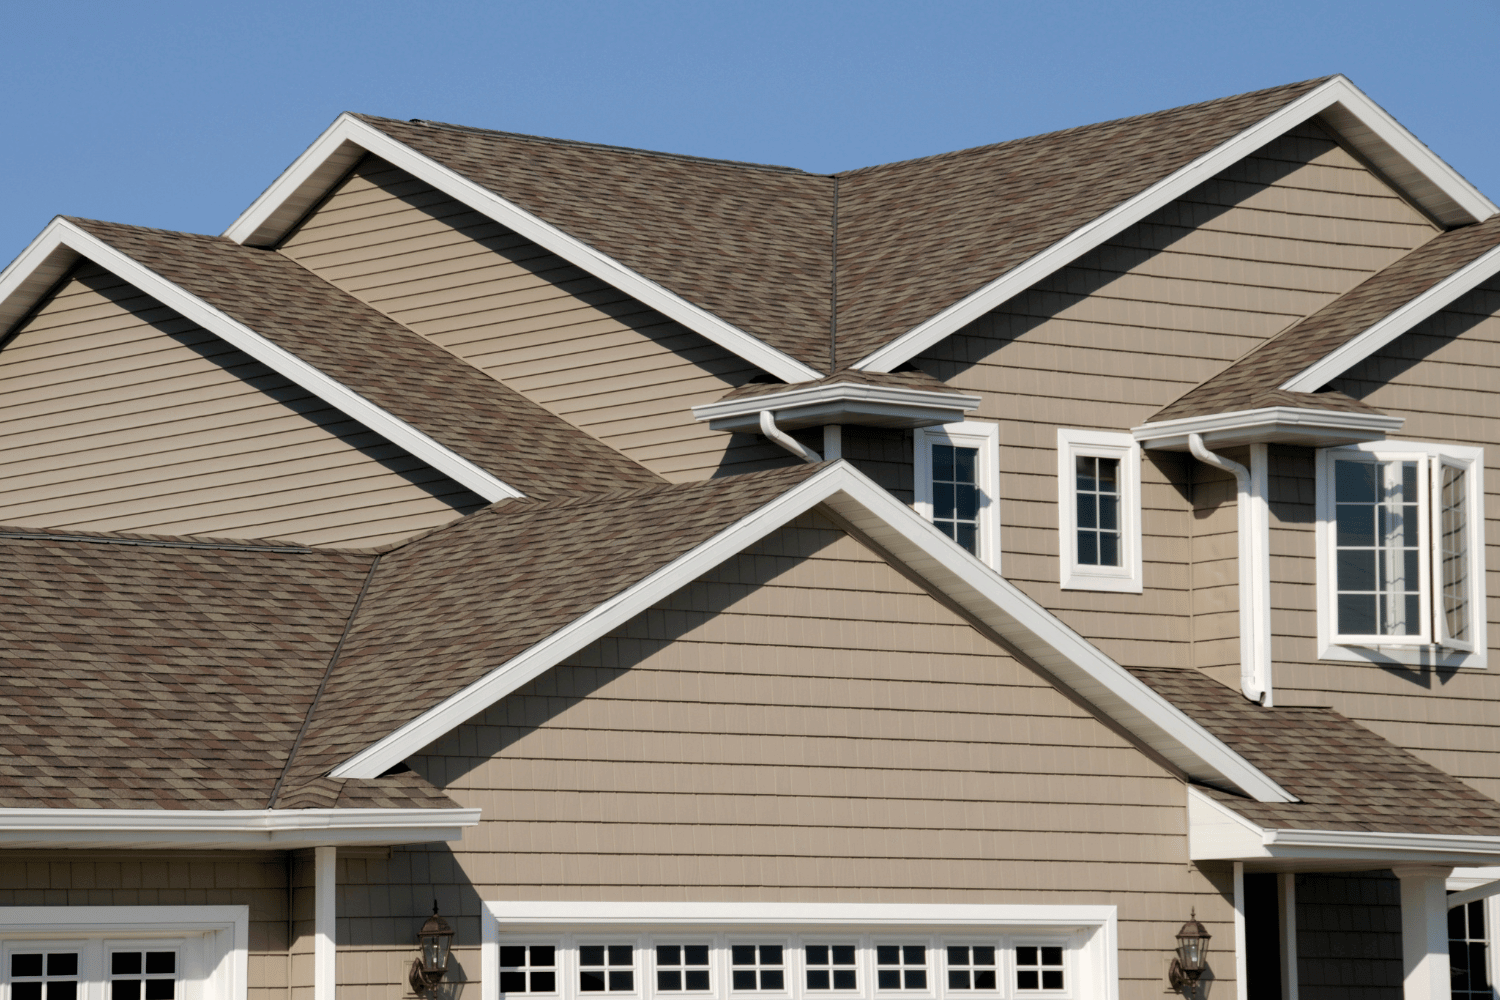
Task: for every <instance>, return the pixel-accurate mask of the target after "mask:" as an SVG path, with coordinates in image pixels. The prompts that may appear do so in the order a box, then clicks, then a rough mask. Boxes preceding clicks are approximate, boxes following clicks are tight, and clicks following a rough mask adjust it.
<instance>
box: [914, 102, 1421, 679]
mask: <svg viewBox="0 0 1500 1000" xmlns="http://www.w3.org/2000/svg"><path fill="white" fill-rule="evenodd" d="M1436 232H1437V230H1436V229H1435V228H1434V227H1433V226H1432V225H1431V224H1430V223H1429V222H1428V221H1427V220H1426V219H1425V218H1424V217H1423V216H1422V215H1420V214H1419V213H1418V212H1417V211H1416V210H1415V209H1414V208H1412V207H1411V206H1410V205H1409V204H1408V203H1407V202H1406V201H1404V200H1403V199H1401V198H1400V197H1399V196H1398V195H1397V194H1396V193H1395V192H1394V191H1392V190H1391V189H1390V188H1389V187H1388V186H1386V185H1385V184H1384V183H1383V182H1382V181H1380V180H1379V179H1378V178H1376V177H1375V176H1374V175H1372V174H1371V173H1370V172H1369V171H1368V170H1366V169H1365V168H1364V167H1363V166H1361V165H1360V163H1359V162H1358V161H1356V160H1355V159H1354V158H1353V157H1352V156H1351V155H1350V154H1349V153H1347V152H1345V151H1344V150H1343V149H1342V148H1341V147H1340V146H1338V145H1337V144H1336V143H1335V142H1334V141H1333V140H1332V139H1331V138H1329V136H1328V134H1327V133H1325V132H1324V131H1323V130H1322V129H1321V128H1320V127H1319V126H1317V125H1316V124H1314V123H1309V124H1308V125H1305V126H1303V127H1301V128H1298V129H1296V130H1294V131H1293V132H1291V133H1289V134H1288V135H1287V136H1285V137H1283V138H1281V139H1278V140H1276V141H1275V142H1272V143H1270V144H1268V145H1267V146H1265V147H1264V148H1262V149H1261V150H1259V151H1258V152H1257V153H1255V154H1254V155H1253V156H1250V157H1247V158H1246V159H1245V160H1243V161H1241V162H1240V163H1238V164H1236V165H1235V166H1234V167H1231V168H1230V169H1228V170H1226V171H1224V172H1223V173H1221V174H1220V175H1219V176H1217V177H1215V178H1214V179H1213V180H1210V181H1208V182H1206V183H1204V184H1202V185H1200V186H1199V187H1197V188H1195V189H1194V190H1193V191H1190V192H1189V193H1188V194H1186V195H1184V196H1183V197H1182V198H1181V199H1179V200H1177V201H1175V202H1173V203H1172V204H1170V205H1167V206H1166V207H1165V208H1163V209H1162V210H1160V211H1159V212H1157V213H1155V214H1154V215H1152V216H1150V217H1148V218H1147V219H1146V220H1145V221H1143V222H1141V223H1140V224H1138V225H1135V226H1132V227H1131V228H1129V229H1127V230H1126V231H1125V232H1123V233H1122V234H1120V235H1119V236H1117V237H1115V238H1113V239H1111V240H1110V241H1109V242H1108V243H1106V244H1105V245H1104V246H1102V247H1100V248H1099V249H1098V250H1095V251H1093V252H1091V253H1089V254H1087V255H1085V256H1084V257H1083V258H1081V259H1080V260H1079V261H1077V262H1076V263H1075V264H1073V265H1072V266H1070V267H1067V268H1064V269H1063V270H1061V271H1059V272H1057V273H1056V274H1055V275H1053V276H1052V277H1050V278H1048V279H1046V280H1045V281H1043V282H1041V283H1039V284H1038V285H1037V286H1035V287H1033V288H1032V289H1030V290H1028V291H1027V292H1025V293H1024V294H1022V295H1020V296H1018V297H1017V298H1015V299H1013V300H1012V301H1010V302H1009V303H1007V304H1006V305H1005V306H1003V307H1002V308H1000V309H997V310H995V311H994V312H992V313H990V314H988V315H986V316H985V317H983V318H982V319H980V320H977V321H976V322H974V323H972V324H970V325H969V326H968V327H966V328H964V329H963V330H961V331H959V332H958V333H957V334H955V335H954V336H952V337H949V338H948V339H946V340H945V341H943V342H942V343H940V344H938V345H937V346H936V347H934V348H932V349H930V350H929V351H927V352H926V353H924V354H923V355H922V356H921V357H919V358H918V359H917V362H916V363H917V364H918V366H919V367H921V368H923V369H924V370H926V371H928V372H930V373H931V374H934V375H937V376H938V377H939V378H942V379H943V380H944V381H945V382H947V383H948V384H949V385H952V386H955V387H957V388H960V389H964V390H966V391H970V392H977V393H979V394H980V395H981V396H982V397H983V403H982V404H981V406H980V409H979V410H978V412H977V413H975V414H972V415H971V416H970V418H969V419H973V420H991V421H996V422H998V423H999V425H1000V428H1001V439H1000V494H1001V496H1000V517H1001V520H1002V522H1003V525H1004V527H1003V529H1002V543H1003V545H1004V549H1005V553H1004V560H1003V563H1004V568H1005V575H1006V576H1007V578H1009V579H1010V580H1011V581H1012V582H1014V583H1016V584H1017V585H1018V586H1020V587H1022V588H1023V589H1025V590H1026V591H1027V593H1029V594H1030V595H1031V596H1032V597H1033V598H1035V599H1036V600H1037V601H1039V602H1040V603H1041V604H1043V605H1044V606H1046V607H1048V608H1050V609H1053V610H1055V611H1056V612H1057V613H1058V614H1059V616H1060V617H1062V618H1063V620H1065V621H1067V622H1068V624H1070V625H1072V626H1073V627H1074V628H1077V629H1078V630H1079V631H1080V632H1082V633H1083V634H1084V635H1085V636H1087V637H1088V638H1089V639H1090V640H1091V641H1094V642H1097V643H1098V644H1099V645H1100V647H1101V648H1103V649H1104V650H1105V651H1106V652H1107V653H1109V654H1110V655H1111V656H1113V657H1115V658H1116V659H1117V660H1119V661H1120V662H1122V663H1126V664H1142V665H1154V666H1188V665H1190V663H1193V662H1194V661H1197V662H1198V664H1199V665H1205V664H1204V663H1203V660H1204V657H1205V656H1206V657H1207V658H1208V662H1209V663H1212V662H1237V658H1238V648H1237V640H1235V639H1234V638H1233V637H1234V635H1236V634H1237V633H1236V632H1235V631H1234V630H1236V629H1237V623H1236V622H1235V621H1234V620H1233V619H1234V615H1235V612H1236V609H1237V603H1236V601H1237V598H1236V597H1235V594H1234V590H1235V585H1234V583H1235V579H1236V576H1235V570H1234V567H1233V565H1232V564H1230V565H1228V566H1225V565H1223V560H1224V559H1225V558H1228V559H1230V560H1232V559H1233V558H1234V548H1233V544H1234V543H1233V532H1234V514H1233V496H1232V494H1231V495H1230V497H1229V501H1228V513H1227V518H1226V519H1212V520H1213V523H1212V524H1209V523H1204V521H1203V520H1202V519H1201V518H1199V517H1194V516H1193V515H1192V507H1193V504H1194V501H1193V500H1192V499H1191V496H1192V486H1191V482H1190V480H1189V479H1188V476H1189V473H1188V471H1187V470H1188V466H1187V465H1185V464H1184V462H1185V460H1184V459H1182V458H1181V457H1179V456H1174V455H1161V454H1152V453H1150V452H1148V453H1146V455H1145V456H1144V457H1143V460H1142V463H1141V475H1142V481H1143V482H1142V501H1143V510H1142V529H1143V536H1144V537H1143V540H1142V550H1143V553H1144V558H1145V593H1144V594H1142V595H1128V594H1108V593H1098V592H1094V591H1063V590H1060V589H1059V588H1058V586H1057V582H1058V579H1059V575H1058V573H1059V570H1058V535H1057V523H1058V521H1057V433H1056V432H1057V428H1059V427H1071V428H1079V429H1092V430H1109V431H1128V430H1129V429H1130V428H1131V427H1133V426H1135V425H1138V424H1141V423H1144V422H1145V421H1146V420H1147V419H1148V418H1149V417H1150V416H1151V415H1152V414H1153V413H1154V412H1156V411H1157V410H1159V409H1161V408H1162V407H1163V406H1165V405H1166V404H1168V403H1170V402H1172V401H1173V400H1174V399H1176V398H1177V397H1178V396H1181V395H1182V394H1183V393H1184V392H1186V391H1187V390H1189V389H1191V388H1192V387H1193V386H1195V385H1197V384H1198V383H1199V382H1201V381H1203V380H1204V379H1206V378H1208V377H1209V376H1211V375H1213V374H1215V373H1217V372H1218V371H1219V370H1221V369H1222V368H1223V367H1224V366H1226V365H1227V364H1229V363H1230V362H1231V361H1233V360H1235V359H1236V358H1238V357H1240V356H1241V355H1243V354H1245V353H1246V352H1248V351H1249V350H1250V349H1251V348H1253V347H1255V346H1257V345H1258V344H1260V343H1262V342H1263V341H1264V340H1266V339H1267V338H1269V337H1271V336H1273V335H1274V334H1276V333H1279V332H1280V331H1281V330H1282V329H1284V328H1285V327H1287V326H1288V325H1290V324H1291V323H1293V322H1295V321H1297V320H1298V319H1300V318H1302V317H1303V316H1305V315H1307V314H1308V313H1309V312H1312V311H1314V310H1316V309H1318V308H1320V307H1321V306H1323V305H1325V304H1327V303H1328V302H1330V301H1332V300H1333V299H1334V298H1336V297H1337V296H1339V295H1341V294H1342V293H1344V292H1346V291H1348V290H1349V289H1350V288H1352V287H1354V286H1355V285H1356V284H1358V283H1359V282H1360V281H1362V280H1364V279H1365V278H1367V277H1369V275H1370V274H1372V273H1373V272H1374V271H1376V270H1378V269H1380V268H1382V267H1384V266H1386V265H1388V264H1389V263H1391V262H1392V261H1393V260H1396V259H1397V258H1398V257H1401V256H1402V255H1404V254H1405V253H1407V252H1408V251H1409V250H1410V249H1411V248H1413V247H1415V246H1417V245H1419V244H1421V243H1424V242H1426V241H1427V240H1428V239H1430V238H1431V237H1432V236H1433V235H1434V234H1435V233H1436ZM1204 474H1205V470H1202V469H1198V470H1195V471H1194V472H1193V473H1192V475H1193V476H1195V477H1201V476H1203V475H1204ZM1221 521H1222V523H1220V522H1221ZM1200 530H1203V531H1207V532H1208V533H1209V534H1211V535H1219V534H1222V533H1225V532H1227V533H1228V535H1227V542H1225V541H1224V539H1219V540H1217V541H1214V540H1207V539H1205V540H1201V541H1200V540H1199V539H1198V536H1197V532H1199V531H1200ZM1204 545H1207V546H1208V548H1207V549H1204ZM1226 545H1227V552H1226V551H1224V550H1225V546H1226ZM1200 567H1201V568H1202V569H1203V570H1204V571H1206V572H1207V575H1206V576H1204V577H1203V578H1202V583H1201V584H1199V583H1198V581H1197V578H1195V577H1194V570H1196V569H1197V568H1200ZM1196 585H1201V586H1204V587H1206V588H1208V590H1209V592H1208V593H1205V594H1203V595H1201V596H1200V595H1197V594H1190V592H1191V591H1192V590H1193V588H1194V587H1195V586H1196ZM1188 604H1191V605H1192V607H1193V608H1194V613H1193V615H1192V621H1191V623H1190V622H1189V619H1188V616H1185V615H1183V614H1182V613H1181V609H1182V608H1183V607H1185V606H1187V605H1188ZM1199 642H1207V643H1210V644H1217V645H1216V646H1214V647H1213V649H1221V650H1222V652H1215V651H1213V649H1205V650H1201V651H1200V650H1194V649H1190V648H1189V646H1190V644H1197V643H1199Z"/></svg>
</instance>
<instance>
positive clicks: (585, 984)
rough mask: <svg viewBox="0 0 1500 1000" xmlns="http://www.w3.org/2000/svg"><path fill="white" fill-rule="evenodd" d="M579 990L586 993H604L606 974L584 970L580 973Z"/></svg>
mask: <svg viewBox="0 0 1500 1000" xmlns="http://www.w3.org/2000/svg"><path fill="white" fill-rule="evenodd" d="M578 988H579V989H581V990H583V992H585V993H603V992H604V973H603V972H597V971H592V972H591V971H590V970H588V969H583V970H581V971H580V972H579V973H578Z"/></svg>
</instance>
